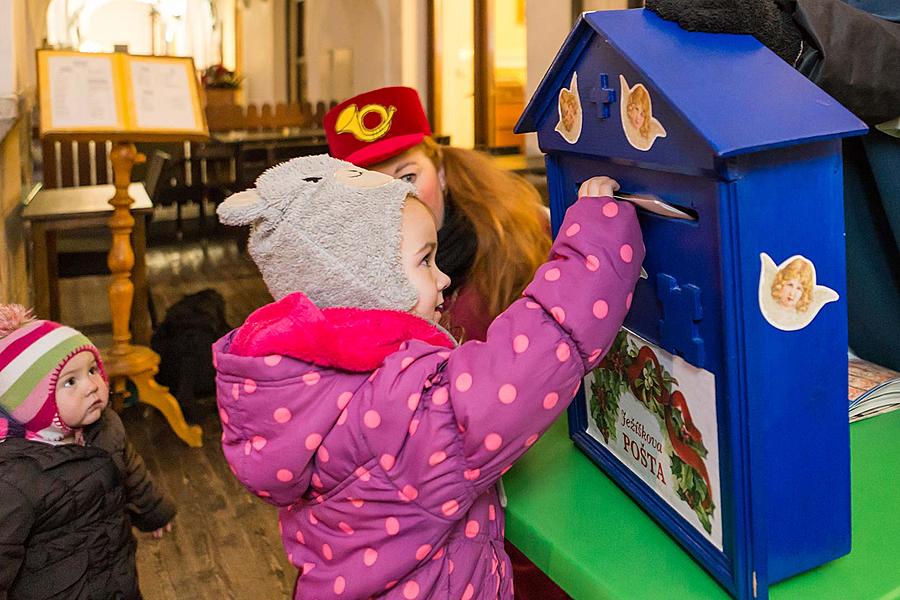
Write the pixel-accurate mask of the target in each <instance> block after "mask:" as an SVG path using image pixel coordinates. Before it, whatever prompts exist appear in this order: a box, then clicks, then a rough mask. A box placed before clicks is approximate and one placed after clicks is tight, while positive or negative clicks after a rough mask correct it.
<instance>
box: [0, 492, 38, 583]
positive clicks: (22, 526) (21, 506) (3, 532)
mask: <svg viewBox="0 0 900 600" xmlns="http://www.w3.org/2000/svg"><path fill="white" fill-rule="evenodd" d="M33 524H34V508H33V507H32V506H31V503H30V502H29V500H28V498H27V497H26V496H25V494H23V493H22V491H21V490H19V488H18V487H16V486H15V485H13V484H12V483H11V482H8V481H5V480H3V479H0V598H6V596H7V594H8V592H9V590H10V588H11V587H12V584H13V582H14V581H15V580H16V576H17V575H18V573H19V569H20V567H21V565H22V561H23V560H24V559H25V541H26V540H27V539H28V535H29V533H30V532H31V527H32V525H33Z"/></svg>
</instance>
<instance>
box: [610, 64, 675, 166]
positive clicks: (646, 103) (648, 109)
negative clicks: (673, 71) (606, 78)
mask: <svg viewBox="0 0 900 600" xmlns="http://www.w3.org/2000/svg"><path fill="white" fill-rule="evenodd" d="M619 84H620V86H621V90H622V101H621V102H620V103H619V111H620V115H621V117H622V130H623V131H624V132H625V138H626V139H627V140H628V143H629V144H631V145H632V146H634V147H635V148H637V149H638V150H642V151H644V152H646V151H647V150H649V149H650V148H651V146H653V142H654V141H656V138H658V137H661V138H664V137H666V130H665V128H664V127H663V126H662V123H660V122H659V121H657V120H656V119H655V118H653V103H652V101H651V100H650V92H648V91H647V88H645V87H644V84H642V83H636V84H634V86H633V87H631V86H629V85H628V82H627V81H625V76H624V75H619Z"/></svg>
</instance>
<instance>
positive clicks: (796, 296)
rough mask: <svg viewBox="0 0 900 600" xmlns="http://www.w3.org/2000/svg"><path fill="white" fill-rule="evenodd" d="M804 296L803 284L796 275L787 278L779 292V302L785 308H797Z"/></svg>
mask: <svg viewBox="0 0 900 600" xmlns="http://www.w3.org/2000/svg"><path fill="white" fill-rule="evenodd" d="M802 297H803V284H802V283H800V280H799V279H798V278H796V277H792V278H791V279H785V280H784V281H783V282H782V284H781V290H779V292H778V304H780V305H781V306H783V307H784V308H797V304H798V303H799V302H800V298H802Z"/></svg>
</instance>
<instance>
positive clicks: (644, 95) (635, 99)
mask: <svg viewBox="0 0 900 600" xmlns="http://www.w3.org/2000/svg"><path fill="white" fill-rule="evenodd" d="M632 105H635V106H639V107H641V109H642V110H643V111H644V122H643V123H642V124H641V128H640V132H641V135H642V136H644V137H647V136H649V135H650V94H649V93H648V92H647V88H645V87H644V86H643V85H641V84H640V83H639V84H637V85H636V86H635V87H634V90H633V91H632V92H631V94H629V96H628V106H632Z"/></svg>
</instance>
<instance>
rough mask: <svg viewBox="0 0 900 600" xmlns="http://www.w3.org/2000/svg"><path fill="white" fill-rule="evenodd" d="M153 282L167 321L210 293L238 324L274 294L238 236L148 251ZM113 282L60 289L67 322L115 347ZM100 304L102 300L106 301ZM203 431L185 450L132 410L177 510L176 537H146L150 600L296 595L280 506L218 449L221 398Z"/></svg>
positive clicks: (142, 568)
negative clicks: (199, 442) (182, 304)
mask: <svg viewBox="0 0 900 600" xmlns="http://www.w3.org/2000/svg"><path fill="white" fill-rule="evenodd" d="M147 262H148V279H149V281H150V286H151V293H152V295H153V300H154V303H155V305H156V310H157V312H158V314H159V317H160V318H162V316H163V315H164V314H165V309H166V308H167V307H168V306H170V305H171V304H172V303H174V302H175V301H177V300H178V299H180V298H181V297H182V296H183V295H185V294H189V293H192V292H196V291H199V290H201V289H204V288H207V287H213V288H215V289H217V290H218V291H219V292H221V293H222V295H223V296H224V297H225V299H226V307H227V317H228V320H229V322H230V323H231V324H232V325H233V326H236V325H239V324H240V323H241V322H243V320H244V319H245V318H246V317H247V315H248V314H249V313H250V312H251V311H253V310H254V309H255V308H258V307H259V306H261V305H263V304H265V303H266V302H270V301H271V297H270V296H269V294H268V292H267V291H266V288H265V286H264V285H263V283H262V280H261V278H260V276H259V273H258V271H257V270H256V267H255V266H254V264H253V262H252V261H251V260H250V258H249V257H248V256H247V255H246V254H243V253H241V252H239V251H238V249H237V245H236V243H235V241H234V240H233V239H215V240H212V241H209V242H207V243H202V242H199V241H184V242H170V243H163V244H158V243H157V245H156V246H155V247H154V245H153V240H152V239H151V247H150V248H149V249H148V257H147ZM106 281H107V280H106V279H105V278H102V277H81V278H73V279H68V280H63V281H62V282H61V293H62V297H63V298H66V299H67V301H66V302H65V303H64V307H63V321H65V322H67V323H68V324H71V325H73V326H75V327H79V328H82V329H83V330H85V331H86V333H88V332H89V333H88V334H89V335H90V336H91V337H92V339H93V340H94V341H95V343H98V344H103V343H107V342H108V340H109V338H108V336H107V335H106V334H105V333H104V331H108V325H107V324H106V323H107V322H108V320H109V311H108V309H107V308H106V307H105V299H106V288H105V285H106ZM98 298H102V299H103V301H102V302H98V300H97V299H98ZM189 414H190V415H191V416H192V417H193V418H194V420H196V421H197V422H198V423H199V424H200V425H202V426H203V429H204V433H203V442H204V445H203V448H200V449H191V448H188V447H187V446H186V445H184V444H183V443H182V442H181V441H180V440H179V439H178V438H177V437H176V436H175V435H174V434H173V433H172V432H171V431H170V430H169V429H168V427H167V425H166V422H165V420H164V419H163V418H162V416H161V415H160V414H159V413H158V412H157V411H156V410H155V409H152V408H149V407H146V406H144V405H140V404H139V405H137V406H133V407H128V408H125V409H124V411H123V412H122V419H123V421H124V422H125V426H126V428H127V429H128V434H129V437H130V439H131V441H132V443H133V444H134V445H135V447H136V448H137V450H138V451H139V452H140V453H141V455H142V456H143V457H144V460H145V461H146V462H147V465H148V466H149V468H150V471H151V472H152V473H153V475H154V476H155V478H156V481H157V483H158V484H159V485H160V487H161V488H162V489H163V490H165V492H166V493H167V494H168V495H169V496H170V497H171V498H172V499H173V500H174V502H175V503H176V505H177V506H178V515H177V516H176V518H175V522H174V530H173V531H172V533H170V534H167V535H166V536H165V537H164V538H163V539H162V540H154V539H153V538H152V537H150V536H149V534H139V535H138V572H139V574H140V583H141V590H142V592H143V594H144V598H145V599H146V600H175V599H178V600H181V599H192V600H193V599H210V600H213V599H215V600H219V599H223V598H230V599H236V600H246V599H253V600H256V599H261V600H270V599H271V600H277V599H281V598H289V597H290V595H291V590H292V588H293V583H294V579H295V577H296V570H295V569H294V568H293V567H292V566H291V565H290V564H289V563H288V562H287V558H286V556H285V553H284V550H283V549H282V546H281V540H280V538H279V535H278V523H277V515H276V512H275V509H274V508H273V507H271V506H269V505H268V504H265V503H264V502H262V501H260V500H259V499H257V498H256V497H254V496H251V495H250V494H249V493H248V492H247V491H245V490H244V489H243V488H242V487H241V486H240V484H239V483H238V482H237V481H236V480H235V479H234V477H233V475H232V474H231V471H229V469H228V466H227V464H226V463H225V459H224V457H223V456H222V450H221V448H220V446H219V439H220V437H221V426H220V425H219V421H218V417H217V415H216V410H215V400H214V399H213V398H206V399H202V400H199V401H198V402H197V403H196V406H194V407H191V410H190V413H189Z"/></svg>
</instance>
